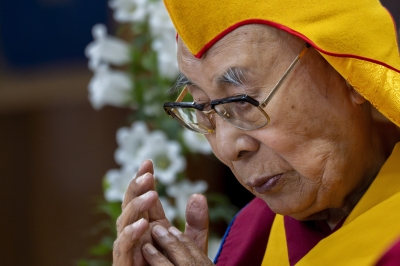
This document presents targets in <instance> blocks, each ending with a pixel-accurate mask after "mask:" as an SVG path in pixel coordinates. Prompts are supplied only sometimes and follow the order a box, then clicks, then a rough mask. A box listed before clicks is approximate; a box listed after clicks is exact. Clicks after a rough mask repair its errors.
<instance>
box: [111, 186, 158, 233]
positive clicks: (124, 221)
mask: <svg viewBox="0 0 400 266" xmlns="http://www.w3.org/2000/svg"><path fill="white" fill-rule="evenodd" d="M157 199H158V194H157V192H155V191H148V192H146V193H145V194H143V195H141V196H139V197H137V198H134V199H133V200H132V201H131V202H129V204H128V205H127V206H126V208H125V209H124V210H123V211H122V213H121V215H120V216H119V217H118V219H117V235H119V234H120V233H121V232H122V230H124V228H125V227H126V226H128V225H129V224H131V223H133V222H135V221H137V220H138V219H139V218H141V214H142V213H143V212H145V211H148V210H149V209H151V208H152V207H153V206H154V204H155V203H156V202H157Z"/></svg>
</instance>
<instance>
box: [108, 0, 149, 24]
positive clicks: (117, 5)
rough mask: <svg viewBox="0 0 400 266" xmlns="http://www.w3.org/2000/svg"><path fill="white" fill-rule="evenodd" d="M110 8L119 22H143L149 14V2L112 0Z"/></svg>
mask: <svg viewBox="0 0 400 266" xmlns="http://www.w3.org/2000/svg"><path fill="white" fill-rule="evenodd" d="M109 6H110V7H111V8H112V9H114V19H115V20H116V21H118V22H142V21H144V20H145V19H146V16H147V15H148V14H149V1H148V0H110V2H109Z"/></svg>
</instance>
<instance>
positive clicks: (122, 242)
mask: <svg viewBox="0 0 400 266" xmlns="http://www.w3.org/2000/svg"><path fill="white" fill-rule="evenodd" d="M148 228H149V223H148V222H147V221H146V220H145V219H140V220H139V221H136V222H135V223H133V224H131V225H129V226H126V227H125V228H124V230H123V231H122V232H121V234H120V235H119V236H118V238H117V239H116V240H115V242H114V246H113V265H114V266H125V265H126V266H131V265H133V262H134V256H132V249H133V248H134V247H135V246H136V245H138V244H139V243H140V238H141V237H142V235H143V234H144V233H145V232H146V230H147V229H148ZM136 257H137V256H136ZM140 264H143V258H142V259H140V258H139V259H138V260H136V263H135V265H140Z"/></svg>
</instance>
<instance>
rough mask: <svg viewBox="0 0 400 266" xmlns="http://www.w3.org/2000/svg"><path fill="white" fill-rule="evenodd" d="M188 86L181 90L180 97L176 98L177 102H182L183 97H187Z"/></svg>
mask: <svg viewBox="0 0 400 266" xmlns="http://www.w3.org/2000/svg"><path fill="white" fill-rule="evenodd" d="M187 90H188V89H187V87H186V86H185V88H183V90H182V91H181V93H179V96H178V98H177V99H176V101H175V102H181V101H182V100H183V98H185V95H186V92H187Z"/></svg>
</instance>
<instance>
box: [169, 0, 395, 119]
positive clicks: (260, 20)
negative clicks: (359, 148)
mask: <svg viewBox="0 0 400 266" xmlns="http://www.w3.org/2000/svg"><path fill="white" fill-rule="evenodd" d="M164 4H165V6H166V8H167V10H168V12H169V15H170V17H171V19H172V22H173V23H174V25H175V28H176V30H177V32H178V35H179V37H180V38H181V39H182V40H183V42H184V43H185V44H186V46H187V47H188V48H189V50H190V51H191V52H192V54H193V55H195V56H196V57H198V58H201V57H202V55H203V54H204V53H206V52H207V50H208V49H209V48H210V47H212V46H213V45H214V44H215V43H216V42H217V41H218V40H220V39H221V38H222V37H224V36H225V35H226V34H228V33H229V32H231V31H233V30H234V29H236V28H238V27H240V26H243V25H246V24H265V25H269V26H272V27H276V28H278V29H281V30H284V31H287V32H289V33H291V34H293V35H296V36H298V37H299V38H301V39H303V40H304V41H306V42H308V43H309V44H311V45H312V46H313V47H314V48H315V49H317V50H318V51H319V52H320V53H321V54H322V56H324V57H325V59H326V60H327V61H328V62H329V63H330V64H331V65H332V66H333V67H334V68H335V69H336V70H337V71H338V72H339V73H340V74H341V75H342V76H343V77H344V78H345V79H346V80H347V81H348V82H349V83H350V84H351V85H352V86H353V87H354V88H355V89H356V90H357V91H358V92H359V93H360V94H361V95H363V96H364V98H366V99H367V100H369V101H370V102H371V103H372V104H373V105H374V106H375V107H376V108H377V109H378V110H379V111H380V112H381V113H382V114H383V115H385V116H386V117H387V118H389V119H390V120H391V121H392V122H394V123H395V124H396V125H397V126H400V58H399V50H398V44H397V33H396V27H395V25H394V22H393V19H392V17H391V15H390V14H389V12H388V11H387V10H386V9H385V8H384V7H383V6H382V5H381V4H380V2H379V0H354V1H349V0H334V1H320V0H302V1H296V0H164Z"/></svg>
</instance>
